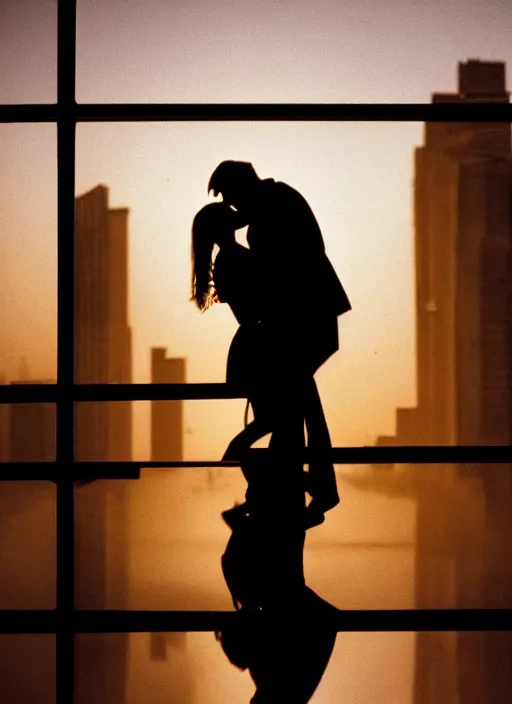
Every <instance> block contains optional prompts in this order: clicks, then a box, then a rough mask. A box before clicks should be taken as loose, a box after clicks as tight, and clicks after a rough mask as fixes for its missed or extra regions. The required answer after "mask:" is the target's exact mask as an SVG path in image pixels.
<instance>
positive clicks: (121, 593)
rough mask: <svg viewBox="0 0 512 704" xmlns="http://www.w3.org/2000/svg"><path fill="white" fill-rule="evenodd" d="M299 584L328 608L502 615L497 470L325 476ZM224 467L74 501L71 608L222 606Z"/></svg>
mask: <svg viewBox="0 0 512 704" xmlns="http://www.w3.org/2000/svg"><path fill="white" fill-rule="evenodd" d="M337 483H338V490H339V493H340V504H339V506H337V507H336V508H335V509H333V510H332V511H329V512H328V513H327V514H326V520H325V523H323V524H322V525H321V526H318V527H316V528H313V529H312V530H310V531H308V533H307V538H306V547H305V553H304V574H305V579H306V583H307V584H308V586H310V587H311V588H312V589H314V590H315V591H316V592H318V593H319V594H320V595H321V596H322V597H323V598H324V599H327V600H328V601H330V602H331V603H333V604H334V605H335V606H337V607H338V608H340V609H408V608H422V609H441V608H447V609H453V608H511V607H512V600H511V597H510V595H511V586H512V570H511V568H510V565H509V563H508V562H507V561H506V560H503V555H504V554H508V553H507V551H508V547H507V545H508V543H507V541H508V539H509V536H510V530H511V529H512V525H511V521H512V518H511V514H510V510H509V500H508V499H506V498H504V497H508V496H510V483H511V472H510V466H509V465H505V466H503V465H501V466H500V465H476V464H475V465H458V466H457V465H412V466H408V465H396V466H395V467H389V466H388V467H386V466H378V467H374V468H372V467H364V466H362V467H350V466H347V467H338V468H337ZM246 488H247V484H246V482H245V480H244V479H243V477H242V475H241V472H240V470H239V469H237V468H236V467H229V468H228V467H226V468H211V469H205V468H197V469H188V468H186V469H185V468H183V469H147V470H143V472H142V477H141V479H140V480H134V481H125V482H123V481H96V482H92V483H90V484H87V485H83V486H80V487H79V488H78V489H77V491H76V510H77V540H78V548H77V551H78V552H77V561H78V585H79V586H78V589H79V594H80V598H79V606H80V607H81V608H112V609H118V608H129V609H130V608H132V609H191V610H203V609H205V610H209V609H213V610H215V609H232V608H233V607H232V602H231V597H230V593H229V590H228V588H227V586H226V583H225V580H224V577H223V574H222V568H221V555H222V554H223V552H224V550H225V548H226V544H227V541H228V539H229V536H230V530H229V528H228V527H227V525H226V524H225V523H224V521H223V520H222V517H221V513H222V512H223V511H225V510H226V509H228V508H230V507H232V506H233V505H234V504H235V503H241V502H243V501H244V499H245V491H246Z"/></svg>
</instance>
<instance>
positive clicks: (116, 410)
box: [75, 185, 132, 461]
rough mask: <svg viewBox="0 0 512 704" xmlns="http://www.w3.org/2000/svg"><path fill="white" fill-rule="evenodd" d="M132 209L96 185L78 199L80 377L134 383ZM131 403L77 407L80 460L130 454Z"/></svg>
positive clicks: (120, 457)
mask: <svg viewBox="0 0 512 704" xmlns="http://www.w3.org/2000/svg"><path fill="white" fill-rule="evenodd" d="M131 380H132V372H131V329H130V326H129V323H128V210H127V209H126V208H116V209H111V208H109V206H108V189H107V188H106V186H101V185H100V186H96V188H93V189H92V191H89V192H88V193H85V194H84V195H82V196H79V197H78V198H76V200H75V381H76V382H77V383H79V384H94V383H103V384H107V383H108V384H129V383H131ZM131 434H132V430H131V404H130V403H129V402H116V403H107V404H101V403H88V404H80V405H77V407H76V409H75V457H76V459H78V460H89V461H108V460H130V459H131Z"/></svg>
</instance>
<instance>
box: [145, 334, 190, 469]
mask: <svg viewBox="0 0 512 704" xmlns="http://www.w3.org/2000/svg"><path fill="white" fill-rule="evenodd" d="M166 352H167V350H166V348H165V347H153V348H152V349H151V383H152V384H184V383H185V359H184V358H183V357H176V358H169V357H166ZM182 459H183V401H152V402H151V460H152V461H153V462H158V461H159V460H160V461H165V460H167V461H170V460H182Z"/></svg>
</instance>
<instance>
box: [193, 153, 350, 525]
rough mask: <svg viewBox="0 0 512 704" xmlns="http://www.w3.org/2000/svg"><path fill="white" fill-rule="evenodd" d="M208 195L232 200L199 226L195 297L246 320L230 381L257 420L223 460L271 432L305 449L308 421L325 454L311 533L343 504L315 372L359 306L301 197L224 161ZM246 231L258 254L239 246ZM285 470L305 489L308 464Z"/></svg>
mask: <svg viewBox="0 0 512 704" xmlns="http://www.w3.org/2000/svg"><path fill="white" fill-rule="evenodd" d="M208 190H209V191H210V190H213V192H214V194H215V195H217V194H218V193H221V194H222V198H223V202H222V203H220V202H218V203H211V204H209V205H206V206H205V207H204V208H202V210H200V211H199V212H198V213H197V215H196V217H195V219H194V224H193V232H192V260H193V276H192V297H193V300H195V302H196V303H197V305H198V307H199V309H200V310H202V311H203V310H206V309H207V308H208V307H209V306H210V305H211V303H213V302H214V301H220V302H226V303H228V304H229V306H230V307H231V309H232V311H233V314H234V315H235V317H236V319H237V321H238V322H239V323H240V327H239V329H238V331H237V333H236V335H235V337H234V339H233V342H232V344H231V348H230V351H229V356H228V365H227V383H228V384H229V385H231V386H232V388H234V389H236V390H237V391H239V392H240V395H245V396H247V398H248V399H249V402H250V404H251V407H252V410H253V415H254V420H253V422H252V423H249V424H248V425H247V426H246V427H245V428H244V430H242V432H240V433H239V434H238V435H237V436H236V437H235V438H234V440H232V442H231V443H230V445H229V447H228V449H227V450H226V453H225V455H224V459H239V458H240V457H241V456H243V454H244V452H245V451H246V450H248V449H249V447H250V446H251V445H252V444H253V443H254V442H255V441H256V440H257V439H259V438H261V437H263V436H264V435H266V434H267V433H272V435H271V439H270V444H269V447H271V448H275V449H284V448H290V449H292V448H293V449H294V450H297V449H300V448H303V447H304V444H305V440H304V422H305V424H306V429H307V434H308V446H309V447H310V448H311V449H318V450H325V451H326V452H325V453H324V457H319V458H316V459H314V461H312V462H311V463H310V468H309V475H307V484H306V486H307V491H308V493H309V494H310V495H311V497H312V500H311V502H310V504H309V506H308V509H307V512H306V515H307V518H306V527H311V526H313V525H318V524H319V523H321V522H322V521H323V520H324V518H323V514H324V512H325V511H327V510H329V509H331V508H333V507H334V506H335V505H336V504H337V503H338V502H339V498H338V493H337V489H336V479H335V474H334V467H333V465H332V463H331V462H330V460H329V459H328V452H327V451H328V449H329V448H330V447H331V442H330V437H329V431H328V428H327V424H326V420H325V416H324V412H323V409H322V405H321V402H320V397H319V395H318V390H317V386H316V382H315V380H314V374H315V372H316V371H317V369H318V368H319V367H320V366H321V365H322V364H323V363H324V362H325V361H326V360H327V359H328V358H329V357H330V356H331V355H332V354H333V353H334V352H335V351H336V350H337V349H338V327H337V316H338V315H341V314H342V313H345V312H346V311H348V310H350V303H349V301H348V298H347V296H346V294H345V292H344V290H343V287H342V285H341V283H340V281H339V279H338V277H337V275H336V273H335V271H334V269H333V267H332V265H331V263H330V261H329V259H328V258H327V255H326V253H325V247H324V242H323V238H322V234H321V232H320V228H319V227H318V223H317V221H316V219H315V216H314V215H313V212H312V211H311V209H310V207H309V205H308V204H307V202H306V201H305V200H304V198H303V197H302V196H301V195H300V194H299V193H298V192H297V191H296V190H294V189H293V188H291V187H290V186H288V185H286V184H285V183H280V182H276V181H274V180H273V179H260V178H259V177H258V176H257V174H256V172H255V170H254V168H253V167H252V165H251V164H249V163H245V162H239V161H224V162H222V163H221V164H220V165H219V166H218V167H217V168H216V169H215V171H214V172H213V174H212V176H211V178H210V182H209V184H208ZM247 225H248V226H249V227H248V231H247V242H248V244H249V248H246V247H243V246H242V245H240V244H238V243H237V242H236V239H235V231H236V230H237V229H239V228H242V227H245V226H247ZM215 245H217V247H218V248H219V251H218V254H217V256H216V258H215V263H214V264H213V262H212V254H213V250H214V246H215ZM279 471H280V473H281V474H283V473H286V475H287V476H286V482H287V483H288V484H289V486H290V489H293V486H295V487H297V486H299V485H300V486H301V487H303V474H302V464H301V463H300V464H299V463H295V464H294V463H286V462H285V463H284V464H283V465H282V466H281V467H280V470H279ZM283 479H284V477H283Z"/></svg>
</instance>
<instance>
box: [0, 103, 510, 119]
mask: <svg viewBox="0 0 512 704" xmlns="http://www.w3.org/2000/svg"><path fill="white" fill-rule="evenodd" d="M61 118H62V119H69V118H71V119H75V120H77V121H78V122H95V121H103V122H119V121H120V122H127V121H203V120H204V121H208V120H214V121H233V120H236V121H238V120H240V121H249V120H250V121H281V120H283V121H345V120H362V121H367V120H371V121H413V122H452V121H454V122H510V121H512V106H511V105H510V104H509V103H501V102H496V103H492V102H474V103H395V104H388V103H361V104H359V103H356V104H354V103H351V104H347V103H328V104H325V103H282V104H278V103H276V104H273V103H271V104H268V103H266V104H263V103H241V104H240V103H238V104H235V103H233V104H226V103H223V104H221V103H207V104H203V103H193V104H192V103H191V104H183V103H181V104H179V103H178V104H169V103H153V104H152V103H147V104H146V103H144V104H135V103H125V104H111V103H107V104H102V103H93V104H75V105H72V106H69V107H68V106H67V105H66V106H64V105H59V104H56V105H1V106H0V122H54V121H56V120H57V119H61Z"/></svg>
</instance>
